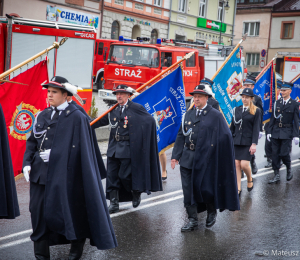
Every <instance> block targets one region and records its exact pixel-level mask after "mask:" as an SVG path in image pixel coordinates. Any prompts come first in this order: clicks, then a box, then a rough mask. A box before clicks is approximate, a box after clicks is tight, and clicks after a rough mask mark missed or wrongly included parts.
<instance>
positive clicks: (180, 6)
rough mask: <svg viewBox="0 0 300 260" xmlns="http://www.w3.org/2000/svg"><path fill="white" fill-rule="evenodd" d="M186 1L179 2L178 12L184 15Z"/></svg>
mask: <svg viewBox="0 0 300 260" xmlns="http://www.w3.org/2000/svg"><path fill="white" fill-rule="evenodd" d="M185 6H186V0H179V7H178V11H179V12H183V13H185Z"/></svg>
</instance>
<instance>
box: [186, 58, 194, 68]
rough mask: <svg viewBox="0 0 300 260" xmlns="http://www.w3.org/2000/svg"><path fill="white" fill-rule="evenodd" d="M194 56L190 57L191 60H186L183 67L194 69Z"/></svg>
mask: <svg viewBox="0 0 300 260" xmlns="http://www.w3.org/2000/svg"><path fill="white" fill-rule="evenodd" d="M195 61H196V60H195V55H192V57H191V58H189V59H187V60H186V64H185V66H186V67H195Z"/></svg>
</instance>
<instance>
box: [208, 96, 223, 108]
mask: <svg viewBox="0 0 300 260" xmlns="http://www.w3.org/2000/svg"><path fill="white" fill-rule="evenodd" d="M207 104H208V105H211V106H212V107H213V108H214V109H217V110H220V105H219V102H218V100H216V99H214V98H213V97H209V98H208V100H207Z"/></svg>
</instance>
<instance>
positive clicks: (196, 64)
mask: <svg viewBox="0 0 300 260" xmlns="http://www.w3.org/2000/svg"><path fill="white" fill-rule="evenodd" d="M159 40H160V39H159ZM159 42H160V41H158V44H149V43H144V42H142V41H141V40H140V39H139V40H137V41H135V42H133V40H124V39H123V37H122V36H121V37H120V40H119V41H116V42H113V43H111V45H110V52H109V55H108V58H107V62H106V64H105V66H104V85H103V86H104V89H100V90H99V91H98V96H99V98H101V99H103V100H104V101H105V102H106V103H108V104H111V103H114V102H115V100H116V99H115V96H114V95H113V94H112V91H113V90H114V89H115V88H116V87H117V86H118V85H120V84H125V85H127V86H130V87H132V88H134V89H137V88H138V87H140V86H141V85H142V84H144V83H145V82H147V81H148V80H150V79H151V78H153V77H154V76H156V75H157V74H159V73H160V72H161V71H163V70H165V69H167V67H169V66H171V65H172V64H174V63H175V62H177V61H178V60H180V59H181V58H182V57H184V56H185V55H186V54H187V53H190V52H192V51H194V52H195V54H194V55H193V56H192V57H191V58H190V59H188V60H187V61H184V62H183V70H184V84H185V90H186V95H187V99H190V95H189V94H188V93H189V92H191V91H192V90H193V89H194V88H195V86H196V85H198V84H199V82H200V80H201V79H203V78H204V76H206V77H209V78H210V77H211V76H212V75H213V73H214V72H215V71H216V70H217V69H218V67H220V66H221V64H222V63H223V61H224V57H220V55H219V54H220V51H219V50H218V49H214V51H215V52H214V53H212V50H211V53H209V48H208V46H203V45H201V44H197V43H183V42H178V41H174V40H173V41H169V42H170V44H169V45H162V44H161V43H159ZM175 45H184V46H175ZM211 49H213V48H211ZM208 64H210V65H208ZM204 67H207V71H205V70H204ZM211 70H212V71H213V72H212V71H211ZM210 74H212V75H210Z"/></svg>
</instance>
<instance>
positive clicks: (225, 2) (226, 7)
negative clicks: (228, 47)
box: [219, 0, 230, 44]
mask: <svg viewBox="0 0 300 260" xmlns="http://www.w3.org/2000/svg"><path fill="white" fill-rule="evenodd" d="M219 3H222V16H221V26H220V38H219V44H221V33H222V24H223V17H224V13H223V10H224V8H225V10H226V11H228V10H229V8H230V6H229V4H228V1H225V0H221V1H220V2H219ZM224 4H225V6H224Z"/></svg>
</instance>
